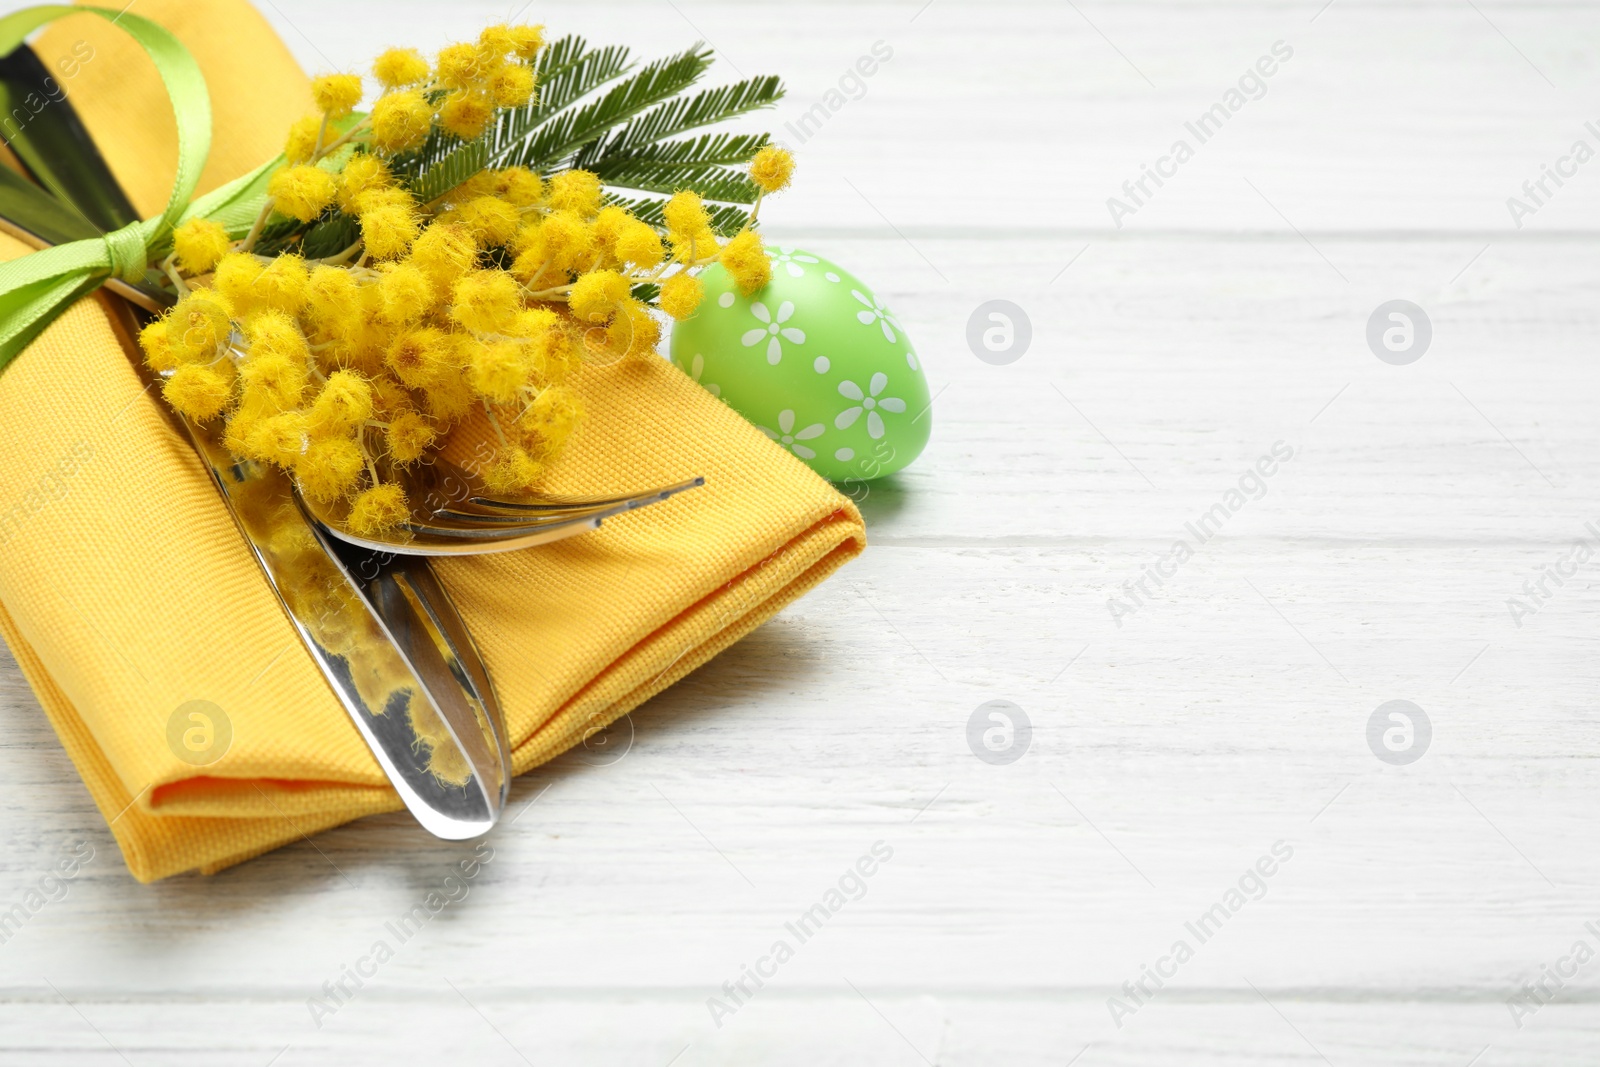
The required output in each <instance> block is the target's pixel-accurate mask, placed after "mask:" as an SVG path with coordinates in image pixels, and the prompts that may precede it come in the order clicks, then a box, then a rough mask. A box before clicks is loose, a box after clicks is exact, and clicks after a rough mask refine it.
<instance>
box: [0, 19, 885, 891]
mask: <svg viewBox="0 0 1600 1067" xmlns="http://www.w3.org/2000/svg"><path fill="white" fill-rule="evenodd" d="M140 10H141V12H142V13H143V14H144V15H146V16H147V17H149V18H152V19H155V20H156V21H158V22H161V23H162V24H164V25H166V26H168V27H169V28H170V29H172V30H173V32H174V33H176V34H177V35H178V37H179V38H180V39H181V40H182V41H183V42H184V44H185V45H187V46H188V47H189V49H190V50H191V51H192V52H193V53H194V55H195V57H196V58H197V59H198V60H199V62H200V64H201V67H202V69H203V70H204V71H205V73H206V76H207V79H208V82H209V84H210V89H211V93H212V97H213V102H214V106H215V110H216V118H217V124H216V128H215V130H214V148H213V151H212V164H211V166H209V167H208V168H207V171H206V177H205V179H204V180H203V181H202V184H201V189H202V191H204V190H205V189H208V188H211V187H213V186H215V185H217V184H220V183H221V182H223V181H226V180H227V179H228V178H230V177H232V176H234V175H236V174H239V173H243V172H244V171H246V170H248V169H250V168H251V167H254V166H257V165H259V164H260V163H262V162H264V161H265V160H266V159H268V158H270V157H271V156H272V155H273V154H274V153H275V152H276V151H277V149H278V147H279V142H280V141H281V139H282V136H283V134H284V131H285V130H286V129H287V126H288V124H289V123H290V122H291V121H293V119H295V118H297V117H298V116H299V115H300V114H302V113H304V111H305V109H306V108H307V106H308V103H307V101H308V98H309V93H308V88H307V81H306V78H305V76H304V74H303V73H302V72H300V71H299V69H298V68H297V67H296V66H295V64H294V62H293V60H292V59H291V58H290V57H289V54H288V52H287V50H286V49H284V48H283V46H282V44H281V42H280V41H278V39H277V38H276V37H275V36H274V35H273V33H272V31H271V29H270V28H269V27H268V26H267V25H266V23H265V21H264V20H263V19H262V18H261V17H260V16H259V14H258V13H257V12H255V11H254V10H253V9H251V8H250V7H248V6H247V5H246V4H244V3H243V2H242V0H204V2H196V0H141V5H140ZM97 22H98V20H94V19H89V18H73V19H68V20H65V21H64V22H63V23H61V24H59V25H57V26H56V27H54V28H52V29H51V30H49V31H47V33H46V34H45V35H44V36H43V37H42V38H41V40H40V41H39V43H38V44H37V45H36V48H37V49H38V51H39V52H40V53H41V56H42V57H43V58H44V60H45V62H47V63H51V62H53V59H54V57H56V56H58V55H64V54H66V53H68V52H70V51H71V50H72V49H73V48H74V47H80V48H81V44H80V42H84V41H87V42H89V44H90V45H92V47H93V48H94V49H95V57H94V59H93V60H92V61H90V62H88V63H87V64H84V66H83V69H82V72H81V73H80V75H79V76H78V77H77V78H76V79H74V80H73V81H71V82H69V83H67V88H68V92H69V94H70V95H71V97H72V99H73V102H74V104H75V106H76V107H77V108H78V109H79V111H80V113H81V114H82V116H83V118H84V122H85V124H86V125H87V126H88V127H89V129H90V131H91V132H92V133H93V134H94V136H95V137H96V139H97V141H98V142H99V143H100V144H101V145H102V146H103V149H104V151H105V154H106V156H107V159H108V161H109V162H110V164H111V165H112V168H113V170H114V171H115V172H116V174H117V176H118V178H119V179H120V180H121V181H122V182H123V183H124V184H125V186H126V187H127V188H128V190H129V195H130V197H131V198H132V199H133V201H134V203H135V204H136V205H137V206H138V207H139V209H140V211H141V212H146V213H149V212H152V211H155V210H159V207H160V204H161V201H162V198H163V197H164V195H165V190H166V189H167V188H168V187H169V186H170V177H171V167H172V160H173V158H174V147H173V141H172V125H171V122H172V120H171V117H170V114H169V113H168V111H167V109H166V108H165V106H164V102H163V101H164V98H163V97H162V96H161V95H160V92H161V90H160V87H159V83H158V81H157V79H156V77H155V75H154V72H153V70H151V68H150V67H149V64H148V62H147V61H145V62H143V63H141V58H140V56H139V54H138V52H137V50H136V49H135V47H134V46H132V45H130V44H126V43H125V42H123V41H120V40H118V39H117V37H116V33H117V31H116V30H115V29H113V28H109V27H106V26H104V24H99V25H95V24H93V23H97ZM384 43H385V42H381V41H375V42H374V47H375V48H376V47H378V46H381V45H382V44H384ZM163 119H165V122H163ZM23 251H24V249H23V248H22V247H21V246H20V245H17V244H16V243H15V242H11V241H10V240H9V239H6V238H0V256H4V257H9V256H15V255H20V254H22V252H23ZM577 386H578V390H579V392H580V394H581V395H582V396H583V399H584V402H585V404H586V406H587V408H588V410H589V411H590V417H589V419H588V421H587V422H586V423H585V425H584V426H583V428H582V430H581V431H580V432H579V434H578V436H577V437H576V438H575V439H574V441H573V443H572V445H571V446H570V447H569V449H568V451H567V453H566V454H565V455H564V456H563V457H562V459H561V460H560V462H559V463H558V464H557V465H556V466H555V468H554V470H553V471H552V476H551V481H550V483H549V488H550V489H551V490H552V491H554V492H558V493H571V494H575V495H580V494H581V495H590V494H592V495H601V494H605V493H610V492H614V491H621V490H629V489H636V488H639V487H642V486H649V485H660V484H667V483H670V482H674V481H678V480H682V479H684V478H687V477H691V476H693V475H704V476H705V477H706V481H707V484H706V486H705V487H704V488H701V489H697V490H695V491H694V492H692V493H688V494H685V495H683V496H681V497H678V498H675V499H674V500H672V501H669V502H667V503H665V504H660V505H657V506H655V507H652V508H649V509H646V510H645V511H642V512H640V513H638V514H635V515H629V516H624V517H620V518H617V519H613V520H611V521H610V522H608V523H607V524H606V525H605V526H604V527H603V528H602V529H601V530H599V531H597V532H594V533H590V534H586V535H584V536H582V537H578V538H574V539H572V540H568V541H565V542H561V543H559V544H556V545H550V546H545V547H541V548H537V549H532V550H529V551H524V552H515V553H508V554H504V555H496V556H484V557H478V558H475V559H453V560H447V561H440V562H439V563H438V564H437V568H438V574H439V576H440V578H441V580H442V581H443V582H444V584H445V585H446V587H447V588H448V589H449V591H450V593H451V595H452V596H453V598H454V599H455V601H456V604H457V606H458V607H459V608H460V609H461V614H462V616H463V617H464V619H465V621H466V623H467V626H468V627H469V628H470V629H471V631H472V633H473V636H474V638H475V640H476V642H477V645H478V647H479V649H480V651H481V652H482V654H483V658H484V660H485V662H486V663H487V666H488V668H489V672H490V674H491V676H492V677H493V679H494V682H495V686H496V689H497V691H498V693H499V696H500V701H501V704H502V705H503V707H504V708H505V711H506V716H507V719H508V726H509V730H510V735H511V738H512V742H513V745H514V749H513V765H514V770H515V771H516V772H517V773H519V774H520V773H523V772H525V771H527V770H529V769H530V768H532V767H535V766H537V765H538V764H540V763H542V762H544V761H546V760H548V759H550V758H551V757H553V756H555V755H557V754H558V753H560V752H562V751H563V750H565V749H566V748H568V747H570V746H571V745H573V744H574V743H576V742H577V741H579V740H581V739H582V738H583V737H584V736H585V734H586V733H588V732H590V731H593V730H595V729H597V728H599V727H600V726H603V725H604V724H606V723H608V722H610V721H612V720H614V719H615V718H617V717H618V716H620V715H623V714H625V713H627V712H628V711H629V710H631V709H632V708H634V707H636V706H637V705H638V704H639V703H640V702H641V701H643V700H645V699H647V698H648V697H650V696H651V695H652V694H654V693H657V692H659V691H660V690H662V689H664V688H665V687H667V686H668V685H671V684H672V683H673V682H675V681H676V680H678V679H679V678H681V677H682V676H683V675H685V674H686V673H688V672H689V671H691V670H693V669H694V668H696V667H697V666H699V665H701V664H703V663H704V662H705V661H706V660H708V659H709V658H711V657H712V656H714V655H716V654H717V653H718V652H720V651H721V650H722V649H724V648H726V647H727V646H728V645H730V644H732V643H733V642H734V641H737V640H738V639H739V638H741V637H743V636H744V635H745V634H747V633H749V632H750V631H751V630H752V629H754V628H755V627H756V626H758V625H760V624H761V623H762V622H763V621H764V620H766V619H767V618H769V617H771V616H772V615H773V614H774V613H775V612H776V611H778V610H779V609H780V608H781V607H783V606H784V605H785V604H787V603H788V602H790V601H791V600H793V599H794V598H795V597H797V596H799V595H801V594H802V593H804V592H805V591H806V590H807V589H809V588H810V587H811V586H813V585H815V584H816V583H817V582H819V581H821V580H822V579H823V578H824V577H826V576H827V575H828V574H829V573H831V572H832V571H833V570H834V569H836V568H837V567H838V566H840V565H841V564H842V563H844V562H845V561H846V560H848V559H850V558H851V557H853V556H855V555H856V554H858V553H859V552H860V551H861V549H862V548H863V547H864V545H865V536H864V531H863V527H862V523H861V518H860V515H859V514H858V513H857V511H856V510H855V508H854V506H853V505H852V504H851V503H850V502H849V501H848V500H847V499H845V498H844V497H842V496H841V495H839V494H838V493H837V492H836V491H835V490H834V489H833V488H832V487H831V486H829V485H828V483H826V482H824V481H822V480H821V479H820V478H818V477H817V476H816V475H814V474H813V473H812V472H811V471H809V470H808V469H807V468H806V467H805V466H804V465H802V464H801V463H800V462H799V461H798V460H796V459H794V458H793V457H792V456H790V455H789V454H788V453H786V452H785V451H783V450H782V449H781V448H779V447H778V446H777V445H775V444H773V443H772V442H770V441H768V440H767V439H766V438H765V437H764V436H763V435H762V434H760V433H759V432H758V431H756V430H755V429H753V428H752V427H751V426H750V425H749V424H747V423H746V422H744V420H742V419H741V418H739V417H738V416H737V415H736V414H735V413H734V412H733V411H731V410H730V409H729V408H727V407H726V406H725V405H723V404H722V403H721V402H719V401H718V400H716V399H714V398H713V397H711V396H710V395H709V394H707V393H706V392H705V391H704V390H702V389H701V388H700V387H699V386H698V385H696V384H695V383H693V382H691V381H690V380H688V379H687V378H686V377H685V376H684V375H683V374H682V373H680V372H679V371H678V370H677V369H676V368H674V367H672V366H671V365H670V364H668V363H666V362H665V361H664V360H650V361H647V362H645V363H632V364H627V365H625V366H621V367H616V368H609V369H604V370H590V371H585V372H584V373H583V374H582V375H581V376H580V379H579V381H578V382H577ZM0 633H3V634H4V636H5V639H6V641H7V643H8V644H9V645H10V647H11V650H12V652H13V654H14V655H15V656H16V658H17V661H18V662H19V664H20V665H21V666H22V669H23V671H24V673H25V674H26V675H27V677H28V679H29V681H30V682H31V683H32V685H33V688H34V691H35V693H36V694H37V695H38V697H39V701H40V703H41V704H42V705H43V707H44V709H45V711H46V713H47V714H48V715H49V716H50V719H51V722H52V723H53V724H54V726H55V729H56V732H57V733H58V734H59V736H60V737H61V740H62V743H63V745H64V746H65V747H66V749H67V752H68V753H69V754H70V756H71V757H72V759H73V761H74V763H75V764H76V766H77V768H78V770H79V773H80V774H82V776H83V779H84V781H85V783H86V784H87V785H88V787H89V791H90V793H91V794H92V795H93V797H94V800H95V803H96V804H97V805H98V806H99V808H100V811H101V813H102V814H103V815H104V816H105V817H106V819H107V821H108V822H109V823H110V825H111V829H112V831H113V833H114V834H115V836H116V838H117V841H118V844H119V845H120V846H121V848H122V852H123V856H124V858H125V859H126V861H127V864H128V868H129V870H130V871H131V872H132V873H133V875H134V877H136V878H138V879H139V880H141V881H150V880H153V879H157V878H163V877H166V876H168V875H171V874H175V873H178V872H181V871H187V870H194V869H199V870H202V871H207V872H210V871H215V870H219V869H221V868H223V867H227V866H229V865H231V864H234V863H238V862H240V861H241V860H244V859H247V858H249V857H251V856H255V855H258V854H260V853H262V852H265V851H267V850H269V849H272V848H275V847H277V846H279V845H281V844H284V843H286V842H289V841H293V840H297V839H299V838H300V837H301V835H302V834H305V833H314V832H316V831H318V830H322V829H326V828H328V827H332V826H336V825H339V824H340V823H344V822H347V821H349V820H351V819H354V818H358V817H360V816H362V815H367V814H371V813H374V812H380V811H391V810H395V809H397V808H399V807H400V802H399V799H398V797H397V796H396V795H395V793H394V792H393V790H391V789H390V788H389V787H388V785H387V783H386V781H385V779H384V777H383V774H382V772H381V771H380V770H379V768H378V765H377V763H376V762H375V761H374V760H373V758H372V756H371V754H370V753H369V752H368V750H367V748H366V746H365V744H364V743H363V742H362V740H361V738H360V735H359V734H358V733H357V732H356V729H355V727H354V726H353V725H352V724H351V723H350V721H349V720H348V718H347V717H346V715H345V713H344V711H343V710H342V708H341V707H340V705H339V704H338V702H337V701H336V700H335V698H334V696H333V694H332V692H331V691H330V689H329V688H328V685H327V683H326V682H325V681H324V680H323V678H322V675H321V674H320V672H319V671H318V670H317V668H316V665H315V664H314V662H313V661H312V659H311V657H310V656H309V655H308V654H307V653H306V652H305V651H304V649H303V648H302V647H301V646H300V644H299V641H298V639H297V638H296V636H295V633H294V631H293V629H292V628H291V626H290V623H289V620H288V618H287V616H286V615H285V614H284V612H283V609H282V608H281V606H280V605H279V603H278V601H277V599H276V597H275V596H274V595H273V593H272V591H271V589H270V587H269V586H268V585H267V583H266V580H265V579H264V578H263V576H262V575H261V573H260V572H259V570H258V569H257V567H256V564H255V562H254V561H253V559H252V557H251V556H250V554H249V550H248V548H247V546H246V544H245V542H244V540H243V539H242V537H241V536H240V534H239V533H238V531H237V529H236V528H235V527H234V524H233V521H232V518H231V517H230V516H229V514H228V512H227V510H226V508H225V507H224V505H223V503H222V500H221V498H220V497H219V496H218V494H217V492H216V490H215V488H213V486H212V485H211V483H210V481H209V479H208V476H207V474H206V472H205V470H204V468H203V467H202V466H201V464H200V462H199V461H198V459H197V458H196V457H195V455H194V454H193V452H192V451H191V450H190V449H189V447H188V446H187V444H186V443H185V442H184V441H183V439H182V438H181V437H180V436H179V435H178V434H177V433H176V432H175V430H174V429H173V427H172V426H171V424H170V423H169V422H168V421H167V418H166V416H165V415H164V413H163V412H162V410H161V408H160V406H159V402H158V401H157V400H156V399H155V398H154V397H153V396H152V395H151V394H147V393H145V392H144V391H143V389H142V386H141V383H140V380H139V377H138V375H137V374H136V373H135V371H134V369H133V367H132V365H131V364H130V362H129V354H128V352H127V350H126V348H125V345H124V344H123V342H122V341H120V340H119V338H118V335H117V333H116V332H115V331H114V330H113V328H112V317H111V315H110V313H109V312H108V310H107V307H106V306H105V305H104V304H103V303H102V298H99V297H96V298H90V299H85V300H83V301H80V302H79V303H78V304H77V305H75V306H74V307H73V308H72V309H71V310H69V311H68V312H67V313H66V314H65V315H64V316H62V317H61V318H60V319H59V320H57V321H56V322H55V323H54V324H53V325H52V326H51V327H50V328H49V329H48V330H47V331H46V332H45V333H44V334H43V335H42V336H41V338H40V339H39V340H38V341H37V342H36V343H35V344H34V345H33V346H32V347H31V348H30V349H28V350H27V351H26V352H24V353H23V354H22V355H21V356H20V357H19V358H18V359H17V360H16V361H15V362H14V363H13V364H12V365H11V367H10V368H9V369H8V370H7V371H6V373H5V374H3V375H0ZM197 699H199V700H207V701H211V702H212V703H214V704H216V705H217V706H218V707H220V708H222V709H223V711H224V713H225V714H226V715H227V716H228V719H229V721H230V722H231V724H232V728H233V740H232V744H231V747H230V748H229V749H228V752H227V754H226V755H225V756H223V757H222V758H221V759H220V760H219V761H217V762H215V763H213V764H210V765H209V766H206V767H203V768H196V767H194V766H191V765H190V764H188V763H185V762H184V761H182V760H181V759H179V758H178V757H177V756H176V755H175V754H174V752H173V751H172V749H171V748H170V747H169V746H168V743H167V724H168V720H169V718H170V717H171V715H172V713H173V712H174V710H175V709H177V708H178V707H179V705H181V704H183V703H185V702H186V701H190V700H197ZM418 832H419V833H420V832H421V831H418Z"/></svg>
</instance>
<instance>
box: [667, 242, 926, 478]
mask: <svg viewBox="0 0 1600 1067" xmlns="http://www.w3.org/2000/svg"><path fill="white" fill-rule="evenodd" d="M767 251H768V252H769V253H770V254H771V256H772V261H773V262H772V281H771V282H769V283H768V284H767V287H766V288H764V289H762V290H761V291H760V292H758V293H756V294H755V295H754V296H750V297H746V296H743V295H741V294H740V292H739V290H738V288H737V287H736V286H735V285H734V284H733V279H732V278H731V277H730V276H729V275H728V272H727V271H725V270H723V269H722V267H721V266H713V267H711V268H709V269H708V270H706V271H705V272H704V273H703V274H701V275H700V280H701V281H702V282H704V283H705V287H706V295H705V300H704V301H702V303H701V304H700V308H699V310H697V311H696V312H695V313H694V315H693V316H692V317H690V318H688V319H686V320H684V321H683V322H680V323H677V324H676V325H675V326H674V327H673V328H672V361H673V362H674V363H676V364H677V365H678V366H679V367H680V368H682V369H683V370H684V371H685V372H686V373H687V374H689V375H690V376H691V377H693V378H694V379H695V381H697V382H699V383H700V384H701V385H703V386H705V387H706V388H707V389H709V390H710V391H711V392H712V393H714V394H716V395H717V396H720V397H721V398H722V399H723V400H724V401H726V402H727V403H728V405H729V406H730V407H732V408H733V409H734V410H735V411H737V412H738V413H739V414H741V415H743V416H744V417H745V418H747V419H749V420H750V421H751V422H752V423H754V424H755V425H756V427H757V428H758V429H760V430H761V432H763V433H765V434H766V435H767V436H768V437H770V438H772V439H773V440H774V441H776V442H777V443H778V444H780V445H782V446H783V447H784V448H785V449H787V450H788V451H790V452H793V453H794V454H795V455H796V456H798V457H799V458H800V459H801V460H803V461H804V462H805V463H806V464H807V465H809V466H810V467H811V469H812V470H814V471H816V472H817V473H818V474H820V475H822V476H823V477H824V478H829V479H832V480H833V481H849V480H867V479H871V478H881V477H883V476H884V475H886V474H893V473H894V472H895V471H897V470H899V469H900V468H902V467H904V466H905V465H906V464H907V463H910V462H911V461H912V460H914V459H916V458H917V456H918V454H920V453H921V452H922V449H923V446H925V445H926V444H927V443H928V431H929V427H930V425H931V423H932V412H930V411H929V410H928V407H929V404H928V379H927V377H926V376H925V375H924V374H923V373H922V364H921V363H920V362H918V360H917V355H916V351H915V350H914V349H913V348H912V347H911V340H910V338H908V337H907V336H906V334H905V331H904V330H903V329H901V327H900V323H899V322H898V321H897V320H896V319H895V317H894V314H893V313H892V312H891V311H890V310H889V309H888V308H886V307H884V306H883V303H882V301H880V300H879V299H878V298H877V296H875V295H874V294H873V292H872V290H871V289H869V288H868V287H867V286H866V285H864V284H863V283H862V282H861V281H860V280H859V279H858V278H856V276H855V275H853V274H851V273H850V272H849V271H847V270H845V269H844V268H843V267H840V266H837V265H836V264H833V263H830V262H829V261H828V260H826V259H823V258H822V257H821V256H816V255H812V254H810V253H808V252H803V251H801V250H799V249H795V248H769V249H767Z"/></svg>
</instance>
